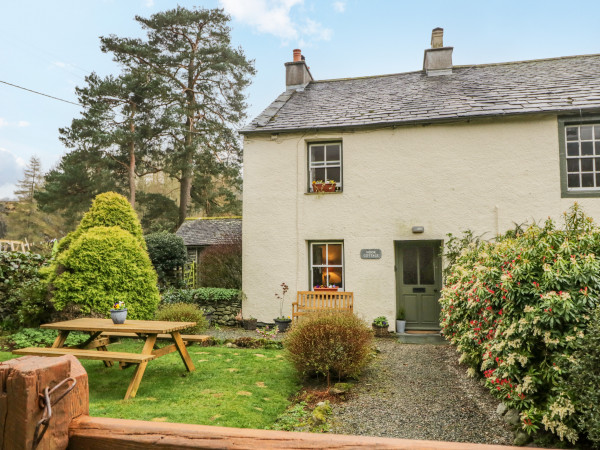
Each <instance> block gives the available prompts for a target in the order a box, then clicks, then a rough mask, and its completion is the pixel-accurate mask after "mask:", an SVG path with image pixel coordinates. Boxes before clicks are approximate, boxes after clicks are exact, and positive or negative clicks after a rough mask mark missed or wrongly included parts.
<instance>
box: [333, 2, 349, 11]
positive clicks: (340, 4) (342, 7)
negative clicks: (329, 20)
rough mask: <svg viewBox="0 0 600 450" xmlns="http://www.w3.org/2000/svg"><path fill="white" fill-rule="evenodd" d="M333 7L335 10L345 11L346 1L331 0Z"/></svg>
mask: <svg viewBox="0 0 600 450" xmlns="http://www.w3.org/2000/svg"><path fill="white" fill-rule="evenodd" d="M333 9H335V10H336V12H339V13H343V12H344V11H346V2H333Z"/></svg>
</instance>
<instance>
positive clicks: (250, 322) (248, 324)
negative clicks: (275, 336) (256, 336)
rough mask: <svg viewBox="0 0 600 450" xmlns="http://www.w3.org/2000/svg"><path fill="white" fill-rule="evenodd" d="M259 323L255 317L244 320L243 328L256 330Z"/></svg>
mask: <svg viewBox="0 0 600 450" xmlns="http://www.w3.org/2000/svg"><path fill="white" fill-rule="evenodd" d="M257 323H258V319H256V318H254V317H249V318H247V319H246V318H244V319H242V326H243V327H244V330H256V324H257Z"/></svg>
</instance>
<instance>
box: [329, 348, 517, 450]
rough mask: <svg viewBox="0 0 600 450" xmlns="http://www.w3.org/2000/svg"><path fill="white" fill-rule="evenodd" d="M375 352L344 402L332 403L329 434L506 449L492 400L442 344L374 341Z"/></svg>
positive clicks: (506, 430) (507, 439)
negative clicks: (452, 442)
mask: <svg viewBox="0 0 600 450" xmlns="http://www.w3.org/2000/svg"><path fill="white" fill-rule="evenodd" d="M377 345H378V347H379V349H380V350H381V353H380V354H379V356H378V357H377V360H376V361H375V362H374V363H373V364H371V365H370V366H369V368H368V369H367V370H366V371H365V372H364V373H363V375H362V376H361V381H360V383H358V384H357V386H356V387H355V388H354V389H353V391H352V395H351V397H350V398H349V400H348V401H347V402H345V403H343V404H338V405H333V417H334V424H333V427H332V432H333V433H339V434H355V435H368V436H381V437H394V438H404V439H429V440H436V441H457V442H475V443H481V444H503V445H512V442H513V433H512V432H511V430H510V427H509V426H508V425H507V424H505V423H504V422H503V421H502V420H501V419H500V417H499V416H498V415H496V412H495V411H496V406H497V404H498V402H497V401H496V400H494V399H493V398H492V397H491V396H490V395H489V393H488V391H487V390H486V389H485V388H484V387H483V386H481V385H479V383H478V382H477V381H475V380H473V379H471V378H468V377H467V375H466V374H465V371H466V368H465V367H461V366H459V365H458V354H457V353H456V351H455V349H454V348H453V347H451V346H447V345H410V344H401V343H399V342H397V341H396V340H394V339H378V340H377Z"/></svg>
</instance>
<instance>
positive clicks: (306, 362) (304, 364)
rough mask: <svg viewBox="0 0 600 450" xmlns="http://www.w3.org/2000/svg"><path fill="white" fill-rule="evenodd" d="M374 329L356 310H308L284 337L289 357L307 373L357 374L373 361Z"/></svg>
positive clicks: (328, 378)
mask: <svg viewBox="0 0 600 450" xmlns="http://www.w3.org/2000/svg"><path fill="white" fill-rule="evenodd" d="M372 344H373V333H372V331H371V329H370V327H369V326H368V325H367V324H366V323H365V322H364V321H362V320H361V319H359V318H358V317H356V316H355V315H354V314H352V313H342V312H319V313H313V314H308V315H306V316H305V318H304V319H303V320H302V321H300V322H299V323H297V324H295V325H294V326H293V327H292V329H291V330H290V331H288V334H287V336H286V338H285V340H284V348H285V349H286V354H287V357H288V359H289V360H290V361H291V362H292V363H293V364H294V366H295V367H296V369H297V370H298V371H299V372H301V373H302V374H304V375H314V374H322V375H325V376H326V377H327V384H328V385H329V382H330V376H331V375H333V376H336V377H338V378H342V377H348V376H357V375H358V374H359V373H360V371H361V370H362V369H363V367H364V366H365V365H366V364H367V363H368V362H369V359H370V355H371V346H372Z"/></svg>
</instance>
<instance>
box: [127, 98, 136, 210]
mask: <svg viewBox="0 0 600 450" xmlns="http://www.w3.org/2000/svg"><path fill="white" fill-rule="evenodd" d="M134 116H135V105H133V106H132V108H131V123H130V124H129V131H131V141H130V142H129V168H128V172H129V173H128V175H129V203H130V204H131V207H132V208H133V209H135V141H134V135H135V123H134V122H133V118H134Z"/></svg>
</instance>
